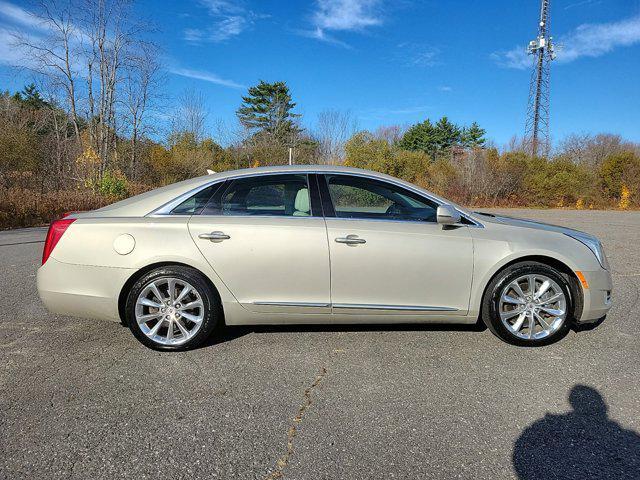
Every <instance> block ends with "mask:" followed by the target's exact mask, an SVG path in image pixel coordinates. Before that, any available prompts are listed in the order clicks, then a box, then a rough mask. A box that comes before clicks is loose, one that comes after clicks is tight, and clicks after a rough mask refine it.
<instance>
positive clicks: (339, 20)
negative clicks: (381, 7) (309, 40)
mask: <svg viewBox="0 0 640 480" xmlns="http://www.w3.org/2000/svg"><path fill="white" fill-rule="evenodd" d="M378 3H379V1H378V0H318V2H317V4H318V8H317V10H316V12H315V13H314V15H313V23H314V25H315V26H316V27H318V28H320V29H322V30H363V29H364V28H366V27H371V26H374V25H380V24H381V23H382V19H381V18H380V17H378V16H377V14H376V12H375V10H376V7H377V5H378Z"/></svg>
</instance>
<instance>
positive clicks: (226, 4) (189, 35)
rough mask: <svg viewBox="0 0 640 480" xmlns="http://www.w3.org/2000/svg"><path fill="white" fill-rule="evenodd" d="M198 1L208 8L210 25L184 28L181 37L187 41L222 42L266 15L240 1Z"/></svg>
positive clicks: (235, 35)
mask: <svg viewBox="0 0 640 480" xmlns="http://www.w3.org/2000/svg"><path fill="white" fill-rule="evenodd" d="M200 3H201V4H202V5H203V6H204V7H205V8H206V9H207V10H208V12H209V17H210V18H211V22H209V23H211V25H210V26H208V27H206V28H187V29H185V30H184V35H183V38H184V39H185V40H186V41H187V42H189V43H202V42H224V41H225V40H229V39H230V38H233V37H237V36H238V35H240V34H241V33H242V32H244V31H245V30H247V29H249V28H251V26H253V24H254V23H255V21H256V19H260V18H267V17H268V15H263V14H258V13H255V12H253V11H251V10H247V9H246V8H245V7H244V6H243V5H242V3H240V2H231V1H228V0H201V1H200Z"/></svg>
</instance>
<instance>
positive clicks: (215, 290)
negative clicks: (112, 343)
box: [118, 261, 225, 326]
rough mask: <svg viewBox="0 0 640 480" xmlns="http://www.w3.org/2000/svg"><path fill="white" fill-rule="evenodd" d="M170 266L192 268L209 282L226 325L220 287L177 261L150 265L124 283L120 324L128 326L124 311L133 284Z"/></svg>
mask: <svg viewBox="0 0 640 480" xmlns="http://www.w3.org/2000/svg"><path fill="white" fill-rule="evenodd" d="M168 266H178V267H186V268H190V269H191V270H195V271H196V272H198V273H199V274H200V275H202V278H203V279H204V281H205V282H207V284H208V285H209V287H211V289H212V291H213V293H214V295H215V296H216V297H217V300H218V305H219V307H220V313H221V315H222V319H221V321H222V322H223V323H224V322H225V319H224V318H225V317H224V306H223V302H222V298H221V296H220V291H219V290H218V287H216V285H215V283H213V282H212V281H211V278H209V276H208V275H206V274H205V273H204V272H203V271H202V270H200V269H199V268H196V267H194V266H193V265H189V264H187V263H182V262H177V261H162V262H155V263H150V264H149V265H145V266H144V267H142V268H140V269H139V270H136V272H135V273H133V274H132V275H131V276H130V277H129V278H128V279H127V281H126V282H125V283H124V285H123V286H122V288H121V289H120V294H119V295H118V315H119V317H120V323H122V324H123V325H125V326H126V325H127V321H126V315H125V311H124V309H125V305H126V303H127V295H128V294H129V291H130V290H131V287H132V286H133V284H134V283H135V282H137V281H138V279H140V278H141V277H142V276H143V275H145V274H146V273H148V272H150V271H151V270H155V269H156V268H160V267H168Z"/></svg>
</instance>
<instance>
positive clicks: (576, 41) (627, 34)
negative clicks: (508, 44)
mask: <svg viewBox="0 0 640 480" xmlns="http://www.w3.org/2000/svg"><path fill="white" fill-rule="evenodd" d="M637 43H640V15H636V16H635V17H631V18H627V19H625V20H620V21H618V22H610V23H586V24H583V25H580V26H579V27H578V28H576V29H575V30H573V31H572V32H570V33H568V34H566V35H563V36H561V37H559V39H557V40H556V45H559V46H560V48H558V49H557V54H558V58H557V61H558V62H560V63H569V62H573V61H574V60H577V59H578V58H581V57H600V56H602V55H604V54H606V53H609V52H611V51H613V50H614V49H616V48H617V47H628V46H631V45H635V44H637ZM491 57H492V58H493V59H494V60H495V61H496V62H497V63H498V64H499V65H501V66H503V67H507V68H517V69H525V68H529V67H530V66H531V57H530V56H529V55H527V52H526V50H525V49H524V47H516V48H513V49H511V50H508V51H506V52H495V53H493V54H492V55H491Z"/></svg>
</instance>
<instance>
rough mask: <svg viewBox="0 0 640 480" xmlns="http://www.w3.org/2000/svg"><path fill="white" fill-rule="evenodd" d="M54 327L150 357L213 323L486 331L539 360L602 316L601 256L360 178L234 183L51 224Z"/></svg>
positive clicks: (571, 238)
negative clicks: (126, 331) (64, 324)
mask: <svg viewBox="0 0 640 480" xmlns="http://www.w3.org/2000/svg"><path fill="white" fill-rule="evenodd" d="M37 284H38V292H39V294H40V298H41V299H42V301H43V302H44V304H45V305H46V307H47V308H48V309H49V310H50V311H51V312H54V313H58V314H64V315H75V316H81V317H93V318H99V319H109V320H116V321H118V320H120V321H122V322H125V323H126V324H128V325H129V327H130V329H131V332H132V333H133V334H134V335H135V337H136V338H137V339H138V340H140V341H141V342H142V343H143V344H145V345H146V346H148V347H151V348H154V349H159V350H179V349H185V348H193V347H195V346H197V345H199V344H201V343H202V342H204V341H205V340H206V339H207V338H208V337H209V336H210V335H211V333H212V331H213V329H214V327H215V326H216V325H217V324H220V323H225V324H227V325H260V324H321V323H332V324H335V323H409V322H425V323H426V322H436V323H462V324H475V323H477V322H479V321H480V322H484V323H485V324H486V325H487V327H488V328H489V329H490V330H491V331H492V332H493V333H494V334H495V335H497V336H498V337H500V338H501V339H502V340H504V341H506V342H509V343H512V344H516V345H523V346H539V345H546V344H549V343H552V342H554V341H556V340H558V339H560V338H562V337H563V336H564V335H565V334H566V333H567V332H568V330H569V329H570V328H571V327H572V326H575V325H582V324H589V323H594V322H597V321H599V320H600V319H602V318H603V317H604V316H605V315H606V313H607V312H608V310H609V309H610V307H611V290H612V283H611V275H610V273H609V267H608V263H607V259H606V256H605V254H604V252H603V249H602V245H601V244H600V242H599V241H598V240H597V239H596V238H595V237H593V236H591V235H589V234H586V233H582V232H579V231H576V230H571V229H566V228H561V227H557V226H552V225H546V224H540V223H536V222H531V221H527V220H519V219H513V218H508V217H500V216H494V215H491V214H482V213H478V212H470V211H467V210H465V209H463V208H462V207H459V206H457V205H454V204H453V203H451V202H449V201H447V200H445V199H442V198H440V197H438V196H436V195H434V194H432V193H430V192H428V191H426V190H423V189H421V188H418V187H417V186H415V185H412V184H410V183H407V182H404V181H402V180H398V179H396V178H393V177H390V176H387V175H383V174H379V173H375V172H371V171H366V170H360V169H354V168H347V167H334V166H308V165H307V166H284V167H262V168H255V169H246V170H237V171H229V172H223V173H217V174H213V175H207V176H204V177H199V178H194V179H190V180H186V181H183V182H179V183H176V184H173V185H169V186H167V187H163V188H159V189H156V190H153V191H150V192H147V193H144V194H141V195H138V196H135V197H132V198H129V199H126V200H123V201H121V202H118V203H115V204H113V205H110V206H107V207H104V208H101V209H98V210H95V211H91V212H83V213H74V214H71V215H68V216H65V217H64V218H62V219H60V220H56V221H54V222H53V223H52V224H51V227H50V229H49V232H48V235H47V240H46V242H45V247H44V251H43V262H42V266H41V267H40V268H39V270H38V275H37Z"/></svg>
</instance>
